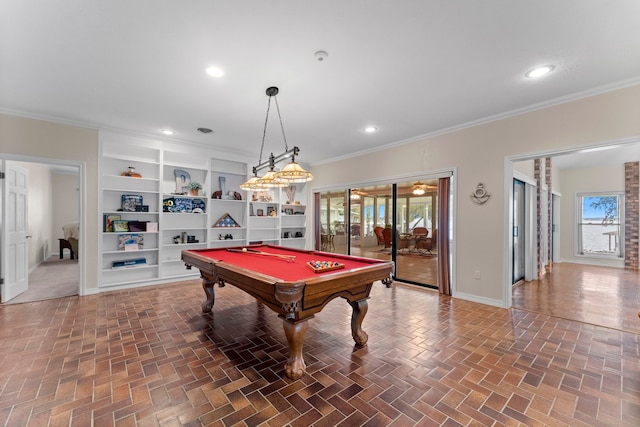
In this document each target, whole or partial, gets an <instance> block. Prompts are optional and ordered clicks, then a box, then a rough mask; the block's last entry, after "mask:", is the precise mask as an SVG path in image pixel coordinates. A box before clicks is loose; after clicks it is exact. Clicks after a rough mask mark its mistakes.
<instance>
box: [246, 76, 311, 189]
mask: <svg viewBox="0 0 640 427" xmlns="http://www.w3.org/2000/svg"><path fill="white" fill-rule="evenodd" d="M278 92H279V89H278V88H277V87H275V86H272V87H269V88H267V90H266V94H267V96H268V97H269V101H268V103H267V117H266V119H265V121H264V131H263V132H262V145H261V146H260V157H259V158H258V164H257V165H256V166H254V167H253V177H251V178H250V179H249V180H248V181H247V182H245V183H243V184H242V185H240V188H241V189H243V190H248V191H260V190H265V189H270V188H279V187H288V186H289V185H290V184H293V183H302V182H307V181H311V180H312V179H313V175H311V173H309V172H307V171H306V170H304V169H303V168H302V167H301V166H300V165H299V164H298V163H296V161H295V160H296V156H297V155H298V154H299V153H300V149H299V148H298V147H293V148H292V149H289V146H288V145H287V137H286V136H285V134H284V126H283V125H282V116H281V115H280V107H279V106H278V98H277V96H276V95H277V94H278ZM272 97H273V99H274V100H275V103H276V109H277V111H278V119H279V120H280V129H281V130H282V139H283V141H284V152H283V153H282V154H279V155H278V156H274V155H273V153H271V155H269V160H267V161H264V162H263V161H262V153H263V150H264V140H265V138H266V135H267V124H268V123H269V111H270V109H271V98H272ZM289 157H291V161H290V162H289V163H288V164H287V165H286V166H285V167H284V168H283V169H282V170H280V171H276V170H275V166H276V164H278V163H279V162H281V161H283V160H285V159H288V158H289ZM267 167H269V171H268V172H267V173H266V174H264V176H263V177H262V178H260V177H258V172H259V171H260V170H262V169H265V168H267Z"/></svg>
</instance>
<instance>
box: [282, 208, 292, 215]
mask: <svg viewBox="0 0 640 427" xmlns="http://www.w3.org/2000/svg"><path fill="white" fill-rule="evenodd" d="M284 213H285V214H286V215H293V209H290V208H285V210H284Z"/></svg>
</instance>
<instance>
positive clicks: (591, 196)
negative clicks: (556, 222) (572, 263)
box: [576, 192, 624, 257]
mask: <svg viewBox="0 0 640 427" xmlns="http://www.w3.org/2000/svg"><path fill="white" fill-rule="evenodd" d="M623 197H624V196H623V194H622V193H617V192H615V193H614V192H610V193H582V194H578V196H577V204H576V206H577V211H578V212H577V218H578V221H577V226H578V232H577V236H578V253H579V254H582V255H594V256H604V257H611V256H617V257H621V256H622V248H621V244H620V243H621V242H623V241H624V235H623V227H622V223H623V221H622V218H621V215H622V209H621V208H622V207H623V206H624V200H623Z"/></svg>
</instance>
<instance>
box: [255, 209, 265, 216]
mask: <svg viewBox="0 0 640 427" xmlns="http://www.w3.org/2000/svg"><path fill="white" fill-rule="evenodd" d="M256 213H257V215H258V216H264V211H263V210H262V209H258V210H257V211H256Z"/></svg>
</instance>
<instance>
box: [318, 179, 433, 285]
mask: <svg viewBox="0 0 640 427" xmlns="http://www.w3.org/2000/svg"><path fill="white" fill-rule="evenodd" d="M415 184H416V183H415V182H414V181H408V182H401V183H396V184H384V185H375V186H366V187H359V188H350V189H349V188H346V189H344V190H339V191H331V192H324V193H320V194H319V200H320V201H319V204H320V215H319V219H318V221H319V227H320V235H321V241H320V242H319V245H318V249H322V250H328V251H331V252H335V253H343V254H350V255H355V256H363V257H367V258H376V259H391V260H393V261H394V262H395V265H396V269H395V277H396V279H397V280H401V281H404V282H408V283H413V284H418V285H422V286H429V287H436V284H437V256H438V250H437V244H436V238H435V230H436V228H437V205H438V194H437V193H438V192H437V185H436V184H437V180H431V181H426V182H425V183H422V184H421V186H420V188H419V189H417V190H416V185H415Z"/></svg>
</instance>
